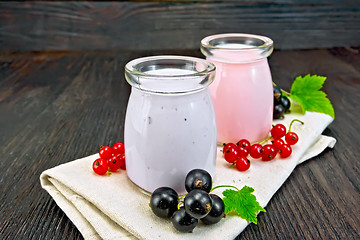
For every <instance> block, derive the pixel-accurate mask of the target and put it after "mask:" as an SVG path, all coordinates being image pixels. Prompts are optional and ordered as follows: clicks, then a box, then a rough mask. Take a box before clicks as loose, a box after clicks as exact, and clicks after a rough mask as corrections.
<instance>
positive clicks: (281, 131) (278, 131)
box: [270, 123, 286, 139]
mask: <svg viewBox="0 0 360 240" xmlns="http://www.w3.org/2000/svg"><path fill="white" fill-rule="evenodd" d="M270 132H271V136H272V137H273V138H274V139H279V138H282V137H283V136H285V134H286V127H285V126H284V125H283V124H280V123H279V124H276V125H275V126H274V127H273V128H272V129H271V131H270Z"/></svg>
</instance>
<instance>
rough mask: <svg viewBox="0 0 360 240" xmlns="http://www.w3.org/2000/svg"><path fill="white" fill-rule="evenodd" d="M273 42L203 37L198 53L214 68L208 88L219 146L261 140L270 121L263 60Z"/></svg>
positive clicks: (267, 73)
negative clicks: (246, 140) (213, 76)
mask: <svg viewBox="0 0 360 240" xmlns="http://www.w3.org/2000/svg"><path fill="white" fill-rule="evenodd" d="M272 51H273V41H272V40H271V39H270V38H268V37H264V36H258V35H252V34H241V33H229V34H218V35H212V36H208V37H205V38H204V39H202V41H201V52H202V53H203V54H204V55H205V56H206V60H208V61H210V62H212V63H214V64H215V66H216V77H215V80H214V82H213V84H212V85H211V86H210V87H209V90H210V94H211V97H212V100H213V104H214V108H215V115H216V122H217V136H218V142H219V143H228V142H235V143H236V142H237V141H239V140H240V139H243V138H245V139H248V140H249V141H250V142H255V141H259V140H262V139H264V138H265V137H266V136H267V134H268V133H269V131H270V128H271V124H272V119H273V86H272V78H271V73H270V68H269V64H268V61H267V57H268V56H269V55H270V54H271V53H272Z"/></svg>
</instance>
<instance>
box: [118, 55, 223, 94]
mask: <svg viewBox="0 0 360 240" xmlns="http://www.w3.org/2000/svg"><path fill="white" fill-rule="evenodd" d="M215 69H216V67H215V65H214V64H213V63H211V62H209V61H207V60H205V59H201V58H196V57H190V56H177V55H159V56H148V57H141V58H137V59H133V60H131V61H130V62H128V63H127V64H126V65H125V79H126V81H127V82H128V83H129V84H130V85H131V86H132V87H135V88H137V89H140V90H143V91H147V92H152V93H160V94H176V93H189V92H194V91H198V90H201V89H204V88H205V87H207V86H208V85H210V84H211V83H212V82H213V80H214V76H215Z"/></svg>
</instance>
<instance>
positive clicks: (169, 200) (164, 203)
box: [150, 187, 179, 218]
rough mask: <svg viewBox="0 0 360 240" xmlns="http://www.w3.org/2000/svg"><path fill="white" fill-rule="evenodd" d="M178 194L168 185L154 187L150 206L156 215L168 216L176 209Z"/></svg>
mask: <svg viewBox="0 0 360 240" xmlns="http://www.w3.org/2000/svg"><path fill="white" fill-rule="evenodd" d="M178 197H179V196H178V194H177V193H176V192H175V190H174V189H172V188H169V187H160V188H158V189H156V190H155V191H154V192H153V193H152V195H151V199H150V207H151V209H152V211H153V212H154V213H155V215H156V216H158V217H162V218H168V217H171V216H172V215H173V213H174V212H175V211H176V210H177V205H178V203H179V201H178Z"/></svg>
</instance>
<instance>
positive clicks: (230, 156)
mask: <svg viewBox="0 0 360 240" xmlns="http://www.w3.org/2000/svg"><path fill="white" fill-rule="evenodd" d="M238 154H239V153H238V150H237V148H228V149H226V151H225V152H224V158H225V160H226V161H227V162H229V163H233V162H234V161H235V159H236V158H237V156H238Z"/></svg>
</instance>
